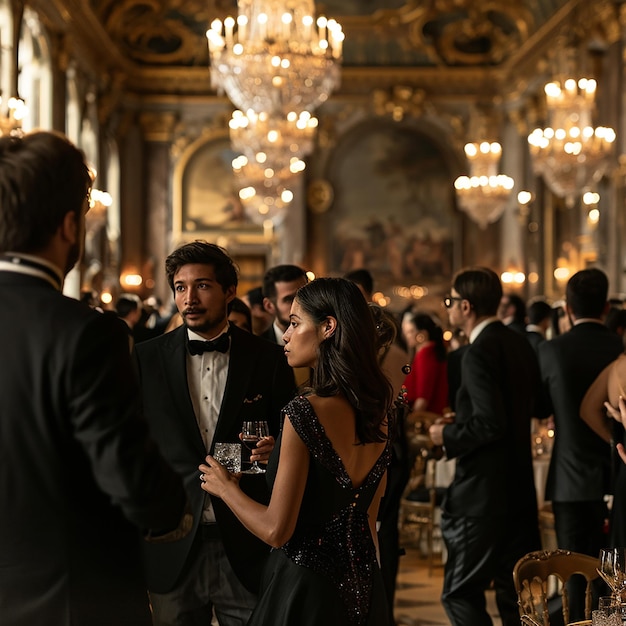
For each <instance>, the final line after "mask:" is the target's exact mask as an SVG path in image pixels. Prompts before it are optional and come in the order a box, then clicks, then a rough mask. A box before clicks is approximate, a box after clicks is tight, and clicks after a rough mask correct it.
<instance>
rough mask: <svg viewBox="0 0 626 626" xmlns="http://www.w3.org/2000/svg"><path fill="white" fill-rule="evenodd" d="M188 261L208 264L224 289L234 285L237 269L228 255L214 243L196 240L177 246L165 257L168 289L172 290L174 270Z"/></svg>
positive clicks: (236, 279) (236, 280) (236, 281)
mask: <svg viewBox="0 0 626 626" xmlns="http://www.w3.org/2000/svg"><path fill="white" fill-rule="evenodd" d="M190 263H200V264H201V265H210V266H212V267H213V270H214V271H215V279H216V280H217V282H218V283H219V284H220V285H221V286H222V289H223V290H224V291H226V290H227V289H228V288H229V287H236V286H237V283H238V279H239V277H238V270H237V266H236V265H235V262H234V261H233V260H232V259H231V258H230V257H229V256H228V253H227V252H226V250H224V248H220V246H216V245H215V244H214V243H207V242H206V241H201V240H199V239H198V240H196V241H192V242H190V243H186V244H185V245H183V246H181V247H180V248H177V249H176V250H174V252H172V253H171V254H170V255H169V256H168V257H167V259H165V275H166V276H167V282H168V284H169V286H170V289H171V290H172V291H174V276H175V275H176V272H178V270H179V269H180V268H181V267H183V265H189V264H190Z"/></svg>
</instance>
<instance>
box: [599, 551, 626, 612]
mask: <svg viewBox="0 0 626 626" xmlns="http://www.w3.org/2000/svg"><path fill="white" fill-rule="evenodd" d="M598 574H600V576H601V577H602V579H603V580H604V582H605V583H606V584H607V585H608V586H609V587H610V588H611V591H612V592H613V597H614V598H615V600H616V601H617V602H621V601H622V593H623V591H624V590H625V589H626V550H625V549H624V548H602V550H600V567H599V568H598Z"/></svg>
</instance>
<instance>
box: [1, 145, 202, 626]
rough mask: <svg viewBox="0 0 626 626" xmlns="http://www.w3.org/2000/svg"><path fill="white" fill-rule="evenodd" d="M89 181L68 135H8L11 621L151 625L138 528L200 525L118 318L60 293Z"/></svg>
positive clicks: (6, 608) (5, 567)
mask: <svg viewBox="0 0 626 626" xmlns="http://www.w3.org/2000/svg"><path fill="white" fill-rule="evenodd" d="M90 185H91V178H90V175H89V170H88V169H87V166H86V165H85V161H84V156H83V154H82V153H81V152H80V151H79V150H78V149H77V148H75V147H74V146H73V145H72V144H71V143H70V142H69V141H68V140H67V139H66V138H65V137H63V136H61V135H57V134H53V133H47V132H38V133H32V134H30V135H26V136H24V137H23V138H18V137H3V138H1V139H0V299H1V300H2V306H1V307H0V345H2V349H1V350H0V368H1V370H2V376H0V398H1V401H0V424H1V428H0V430H1V432H2V434H1V436H0V484H1V485H2V488H1V489H0V564H1V565H0V623H2V625H3V626H59V625H61V624H72V625H75V626H111V625H112V624H116V625H121V626H149V625H150V624H151V618H150V609H149V604H148V596H147V593H146V584H145V580H144V576H143V572H142V568H141V550H140V544H141V543H142V542H143V541H144V540H143V539H142V538H141V536H140V533H139V529H138V528H137V527H141V528H143V529H152V533H153V534H164V533H165V532H166V531H169V530H171V529H176V527H177V526H178V524H179V522H180V521H181V520H185V521H186V522H187V523H188V526H190V525H191V522H190V519H189V516H185V515H183V512H184V508H185V492H184V489H183V486H182V483H181V480H180V478H179V477H178V476H177V475H176V474H175V473H174V472H173V471H172V470H171V469H170V468H169V466H168V465H167V464H166V463H165V461H164V460H163V458H162V457H161V456H160V455H159V454H158V452H157V449H156V446H155V445H154V443H153V442H152V441H151V440H150V439H149V438H148V434H147V433H148V431H147V426H146V423H145V422H144V420H143V419H141V418H140V413H139V390H138V387H137V381H136V378H135V376H134V371H133V367H132V361H131V358H130V352H129V349H128V336H127V333H126V330H125V329H124V325H123V323H122V322H120V320H118V319H117V318H116V317H115V316H113V315H103V314H102V313H101V312H98V311H96V310H94V309H92V308H90V307H89V306H88V305H87V304H85V303H82V302H79V301H78V300H74V299H71V298H68V297H65V296H63V295H62V293H61V289H62V284H63V280H64V277H65V275H66V274H67V272H69V270H70V269H71V268H72V266H73V265H74V263H75V262H76V261H77V260H78V259H79V257H80V254H81V252H82V245H83V238H84V232H85V231H84V220H85V213H86V211H87V210H88V192H89V187H90ZM129 520H130V521H129ZM131 522H133V523H132V524H131ZM182 532H183V530H182V528H181V533H182ZM178 534H180V533H177V532H173V533H172V538H174V537H175V536H177V535H178ZM161 539H165V537H164V536H163V537H161Z"/></svg>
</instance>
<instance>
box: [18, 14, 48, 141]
mask: <svg viewBox="0 0 626 626" xmlns="http://www.w3.org/2000/svg"><path fill="white" fill-rule="evenodd" d="M18 52H19V54H18V78H17V87H18V91H19V95H20V97H21V98H22V99H23V100H24V101H25V102H26V107H27V114H26V117H25V118H24V122H23V128H24V130H25V131H29V130H32V129H33V128H43V129H49V128H52V58H51V54H50V42H49V39H48V36H47V34H46V33H45V31H44V29H43V27H42V25H41V22H40V21H39V17H38V15H37V13H35V12H34V11H32V10H31V9H29V8H28V7H26V8H25V9H24V20H23V22H22V32H21V33H20V41H19V49H18Z"/></svg>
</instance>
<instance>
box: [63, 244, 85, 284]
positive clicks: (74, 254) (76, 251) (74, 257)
mask: <svg viewBox="0 0 626 626" xmlns="http://www.w3.org/2000/svg"><path fill="white" fill-rule="evenodd" d="M80 252H81V246H80V243H79V242H76V243H74V244H72V247H71V248H70V249H69V250H68V252H67V261H66V263H65V268H64V271H63V275H64V276H67V275H68V274H69V273H70V271H71V269H72V268H73V267H74V265H76V263H77V262H78V260H79V259H80Z"/></svg>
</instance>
